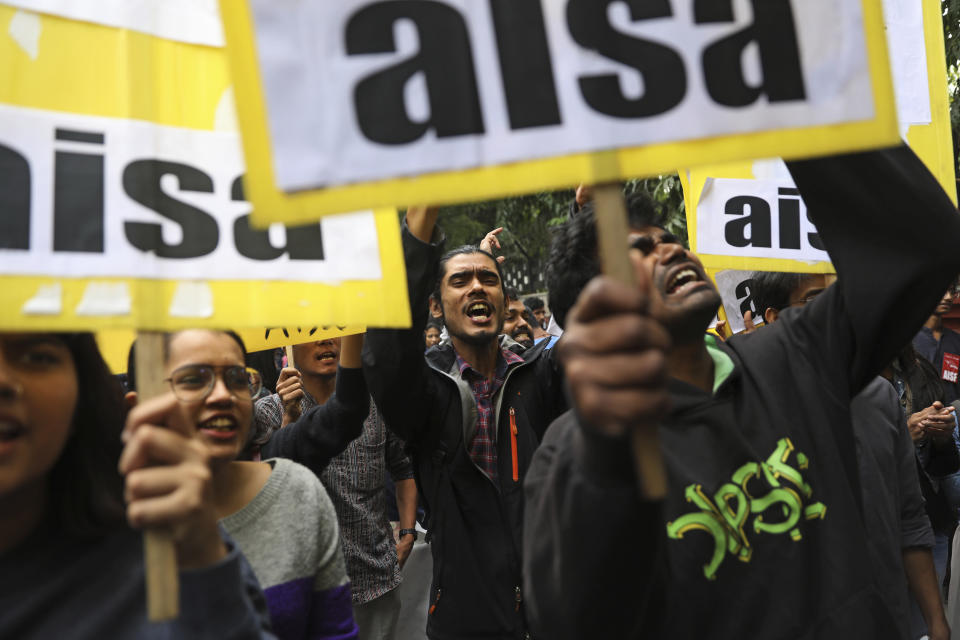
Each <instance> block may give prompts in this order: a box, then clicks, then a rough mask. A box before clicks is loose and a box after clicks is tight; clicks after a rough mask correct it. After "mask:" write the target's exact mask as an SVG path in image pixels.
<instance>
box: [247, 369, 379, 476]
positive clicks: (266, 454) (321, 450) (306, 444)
mask: <svg viewBox="0 0 960 640" xmlns="http://www.w3.org/2000/svg"><path fill="white" fill-rule="evenodd" d="M369 414H370V396H369V395H367V385H366V383H365V382H364V376H363V373H362V372H361V371H360V370H359V369H345V368H343V367H337V386H336V391H334V392H333V395H331V396H330V398H329V399H328V400H327V401H326V402H325V403H324V404H321V405H317V406H316V407H312V408H311V409H309V410H308V411H305V412H304V413H303V415H302V416H300V417H299V418H298V419H297V420H296V421H295V422H291V423H290V424H288V425H287V426H286V427H284V428H283V429H279V428H278V429H277V430H276V431H274V432H273V433H272V434H271V436H270V439H269V440H267V442H266V443H264V444H263V445H262V446H261V447H260V456H261V457H262V458H263V459H264V460H266V459H267V458H289V459H290V460H293V461H295V462H299V463H300V464H302V465H304V466H306V467H309V468H310V470H311V471H313V472H314V474H316V475H317V477H320V474H321V473H323V470H324V469H326V468H327V465H329V464H330V461H331V460H333V459H334V458H335V457H337V456H338V455H340V454H341V453H343V450H344V449H346V448H347V446H348V445H349V444H350V443H351V442H353V441H354V440H356V439H357V438H358V437H360V434H361V432H363V422H364V420H366V419H367V416H368V415H369Z"/></svg>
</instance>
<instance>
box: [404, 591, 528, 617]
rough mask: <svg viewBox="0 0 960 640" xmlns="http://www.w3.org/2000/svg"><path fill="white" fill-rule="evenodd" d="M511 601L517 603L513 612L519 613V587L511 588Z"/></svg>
mask: <svg viewBox="0 0 960 640" xmlns="http://www.w3.org/2000/svg"><path fill="white" fill-rule="evenodd" d="M513 599H514V600H515V601H516V602H517V606H516V607H515V608H514V611H520V603H521V602H523V593H522V592H521V591H520V587H514V588H513ZM421 611H422V609H421Z"/></svg>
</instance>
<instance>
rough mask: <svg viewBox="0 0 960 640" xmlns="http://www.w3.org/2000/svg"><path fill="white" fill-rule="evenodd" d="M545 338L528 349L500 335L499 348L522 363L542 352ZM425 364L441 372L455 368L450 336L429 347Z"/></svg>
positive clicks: (454, 356)
mask: <svg viewBox="0 0 960 640" xmlns="http://www.w3.org/2000/svg"><path fill="white" fill-rule="evenodd" d="M546 342H547V341H546V340H544V341H542V342H541V343H540V344H537V345H534V346H533V347H531V348H529V349H524V347H523V345H522V344H520V343H519V342H517V341H516V340H514V339H513V338H511V337H510V336H508V335H505V334H503V335H501V336H500V348H501V349H507V350H509V351H511V352H512V353H515V354H516V355H518V356H520V357H521V358H523V362H524V364H528V363H530V362H533V361H534V360H536V359H537V358H538V357H540V354H541V353H543V348H544V346H545V344H546ZM425 358H426V360H427V364H429V365H430V366H431V367H433V368H434V369H436V370H437V371H441V372H443V373H450V372H451V370H452V369H456V367H455V366H454V363H455V361H456V359H457V354H456V351H454V348H453V343H452V342H451V341H450V338H447V339H446V340H444V341H443V342H441V343H440V344H438V345H437V346H435V347H432V348H431V349H429V350H428V351H427V353H426V355H425Z"/></svg>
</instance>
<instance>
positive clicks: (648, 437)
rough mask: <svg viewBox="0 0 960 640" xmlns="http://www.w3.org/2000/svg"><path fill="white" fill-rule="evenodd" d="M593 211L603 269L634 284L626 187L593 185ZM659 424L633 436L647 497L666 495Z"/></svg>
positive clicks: (636, 432)
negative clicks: (624, 193)
mask: <svg viewBox="0 0 960 640" xmlns="http://www.w3.org/2000/svg"><path fill="white" fill-rule="evenodd" d="M593 204H594V211H595V212H596V216H597V244H598V250H599V252H600V262H601V264H602V265H603V272H604V273H605V274H607V275H608V276H612V277H613V278H615V279H617V280H619V281H620V282H623V283H624V284H628V285H631V286H633V285H634V284H635V281H634V277H633V264H632V263H631V262H630V257H629V255H627V236H628V232H629V230H628V228H627V209H626V204H625V203H624V200H623V190H622V189H621V188H620V185H618V184H603V185H598V186H596V187H595V188H594V192H593ZM657 429H658V427H657V425H650V426H648V427H644V428H642V429H634V430H633V431H632V436H631V445H632V447H633V459H634V461H635V462H636V468H637V480H638V482H639V485H640V493H641V495H643V496H644V497H645V498H647V499H648V500H659V499H661V498H663V497H664V496H665V495H667V474H666V471H665V470H664V467H663V456H662V455H661V453H660V434H659V432H658V430H657Z"/></svg>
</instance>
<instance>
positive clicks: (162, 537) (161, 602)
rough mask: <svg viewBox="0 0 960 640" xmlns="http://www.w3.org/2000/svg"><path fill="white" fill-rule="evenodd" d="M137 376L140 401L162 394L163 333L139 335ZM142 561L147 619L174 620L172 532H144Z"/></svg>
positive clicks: (176, 591) (176, 605)
mask: <svg viewBox="0 0 960 640" xmlns="http://www.w3.org/2000/svg"><path fill="white" fill-rule="evenodd" d="M136 376H137V395H138V397H139V398H140V399H141V400H146V399H147V398H152V397H154V396H157V395H160V394H161V393H163V391H164V384H165V383H164V381H163V334H162V333H159V332H155V331H140V332H138V333H137V371H136ZM143 558H144V565H145V566H144V568H145V571H146V581H147V618H148V619H149V620H150V621H151V622H162V621H164V620H173V619H175V618H176V617H177V616H178V615H179V614H180V581H179V575H178V572H177V554H176V548H175V547H174V544H173V536H172V534H171V533H170V531H169V530H166V529H147V530H146V531H144V534H143Z"/></svg>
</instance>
